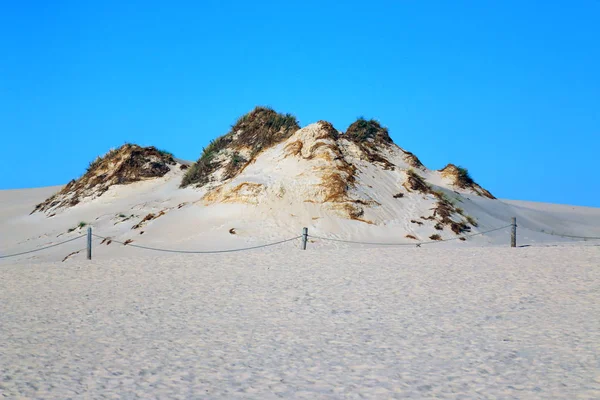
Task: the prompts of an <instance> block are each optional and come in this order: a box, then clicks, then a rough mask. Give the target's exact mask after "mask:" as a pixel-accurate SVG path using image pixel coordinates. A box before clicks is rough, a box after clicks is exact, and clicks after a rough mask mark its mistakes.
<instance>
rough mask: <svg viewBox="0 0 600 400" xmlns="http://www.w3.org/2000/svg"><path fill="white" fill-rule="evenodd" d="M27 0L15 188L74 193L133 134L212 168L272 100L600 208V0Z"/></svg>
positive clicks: (11, 94) (11, 108)
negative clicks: (72, 186)
mask: <svg viewBox="0 0 600 400" xmlns="http://www.w3.org/2000/svg"><path fill="white" fill-rule="evenodd" d="M11 3H12V4H8V2H4V3H3V5H1V6H0V52H1V57H0V131H1V132H2V146H1V150H0V152H1V154H0V156H1V158H0V159H1V160H2V161H1V162H2V166H3V168H2V170H3V171H4V173H2V174H0V189H9V188H25V187H36V186H47V185H57V184H62V183H66V182H68V181H69V180H70V179H72V178H75V177H77V176H79V175H81V174H82V173H83V172H84V170H85V167H86V166H87V164H88V162H89V161H91V160H92V159H93V158H95V157H96V156H97V155H98V154H102V153H104V152H106V151H108V150H109V149H110V148H111V147H117V146H119V145H121V144H123V143H124V142H134V143H139V144H141V145H154V146H157V147H159V148H164V149H167V150H169V151H171V152H173V153H174V154H175V156H177V157H180V158H184V159H189V160H195V159H197V158H198V156H199V155H200V153H201V151H202V148H203V146H205V145H206V144H207V143H208V141H209V140H210V139H212V138H214V137H216V136H219V135H221V134H224V133H226V132H227V131H228V129H229V127H230V125H231V124H232V123H233V122H234V121H235V120H236V119H237V117H238V116H240V115H242V114H244V113H246V112H248V111H249V110H251V109H252V108H253V107H254V106H255V105H269V106H272V107H273V108H275V109H276V110H278V111H281V112H291V113H293V114H294V115H296V116H297V117H298V119H299V120H300V123H301V124H302V125H303V126H304V125H307V124H308V123H311V122H315V121H317V120H320V119H325V120H328V121H330V122H332V123H333V124H334V126H335V127H336V128H337V129H339V130H345V129H346V128H347V127H348V125H350V123H352V121H353V120H354V119H356V117H358V116H365V117H367V118H376V119H378V120H380V121H381V122H382V124H384V125H386V126H387V127H388V128H389V130H390V133H391V136H392V138H393V139H394V141H395V142H396V143H397V144H398V145H400V146H401V147H403V148H405V149H407V150H409V151H412V152H413V153H415V154H416V155H417V156H418V157H419V158H420V159H421V160H422V161H423V162H424V163H425V165H426V166H427V167H429V168H435V169H437V168H442V167H443V166H444V165H445V164H446V163H448V162H453V163H455V164H459V165H463V166H465V167H467V168H468V169H469V170H470V172H471V174H472V175H473V177H474V178H475V179H476V180H477V181H478V182H479V183H480V184H481V185H482V186H484V187H486V188H488V189H489V190H490V191H491V192H492V193H494V194H495V195H496V196H498V197H501V198H508V199H523V200H533V201H545V202H555V203H566V204H575V205H588V206H596V207H600V180H599V172H598V170H599V166H598V160H599V155H598V154H599V149H600V45H598V43H600V23H598V21H600V1H597V0H587V1H586V0H579V1H576V2H567V1H425V0H424V1H416V0H404V1H401V0H397V1H376V0H373V1H368V2H364V1H346V2H344V3H343V4H342V2H328V1H323V0H321V1H312V0H308V1H287V2H283V1H272V2H264V1H263V2H261V1H253V2H242V1H230V2H225V1H223V2H221V1H203V2H191V1H190V2H176V1H174V2H153V1H139V2H136V1H128V2H120V1H119V2H117V1H110V0H107V1H104V2H84V1H56V2H45V1H44V2H42V1H37V2H36V1H22V2H21V1H20V2H11ZM124 3H126V4H124Z"/></svg>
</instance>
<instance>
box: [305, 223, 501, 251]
mask: <svg viewBox="0 0 600 400" xmlns="http://www.w3.org/2000/svg"><path fill="white" fill-rule="evenodd" d="M510 227H512V224H511V225H506V226H502V227H500V228H495V229H490V230H489V231H485V232H478V233H473V234H471V235H460V236H457V237H454V238H450V239H440V240H429V241H425V242H422V241H419V242H412V243H407V242H404V243H382V242H360V241H355V240H344V239H334V238H326V237H322V236H314V235H308V237H311V238H314V239H320V240H326V241H331V242H342V243H351V244H366V245H375V246H419V247H420V246H421V245H424V244H434V243H441V242H450V241H452V240H460V239H461V238H465V239H467V238H470V237H473V236H479V235H486V234H488V233H491V232H496V231H499V230H502V229H506V228H510Z"/></svg>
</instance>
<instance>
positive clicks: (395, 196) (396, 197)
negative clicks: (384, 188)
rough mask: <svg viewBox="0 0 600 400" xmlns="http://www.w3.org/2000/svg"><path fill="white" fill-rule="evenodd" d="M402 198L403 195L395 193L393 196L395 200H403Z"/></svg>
mask: <svg viewBox="0 0 600 400" xmlns="http://www.w3.org/2000/svg"><path fill="white" fill-rule="evenodd" d="M403 197H404V193H396V194H395V195H394V198H395V199H401V198H403Z"/></svg>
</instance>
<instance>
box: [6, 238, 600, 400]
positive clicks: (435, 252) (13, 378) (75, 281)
mask: <svg viewBox="0 0 600 400" xmlns="http://www.w3.org/2000/svg"><path fill="white" fill-rule="evenodd" d="M133 252H134V250H132V254H131V256H130V257H128V258H114V259H109V258H106V259H104V260H101V261H97V260H93V261H91V262H87V261H85V260H81V259H77V260H74V261H73V262H67V263H60V262H58V263H43V262H38V263H35V264H12V263H3V264H0V338H2V340H0V394H1V395H3V396H5V397H7V398H17V397H18V396H23V397H27V398H57V399H64V398H101V397H102V398H130V399H132V398H144V399H148V398H255V399H270V398H280V397H282V398H306V399H315V398H418V399H421V398H433V397H436V398H450V399H461V398H462V399H472V398H502V399H541V398H543V399H576V398H582V399H597V398H600V368H599V365H600V364H599V363H600V317H599V316H600V286H599V285H600V268H599V265H600V247H581V248H573V247H567V248H565V247H552V248H547V247H546V248H533V247H532V248H521V249H510V248H467V249H456V248H455V249H439V248H432V247H430V248H427V249H424V248H421V249H416V248H401V249H398V248H396V249H389V248H388V249H354V250H332V249H329V250H327V251H325V250H315V249H312V251H310V250H309V251H304V252H303V251H300V250H298V249H297V243H293V244H291V243H290V244H286V245H284V246H283V247H282V248H280V249H278V250H272V251H254V252H249V253H238V254H232V255H210V256H201V255H188V256H183V255H166V256H162V255H161V256H158V257H153V256H152V255H149V254H148V253H143V252H142V251H141V250H137V251H135V254H133ZM0 397H1V396H0Z"/></svg>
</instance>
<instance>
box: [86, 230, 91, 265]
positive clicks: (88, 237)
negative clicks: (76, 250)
mask: <svg viewBox="0 0 600 400" xmlns="http://www.w3.org/2000/svg"><path fill="white" fill-rule="evenodd" d="M87 259H88V260H91V259H92V227H91V226H88V230H87Z"/></svg>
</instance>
